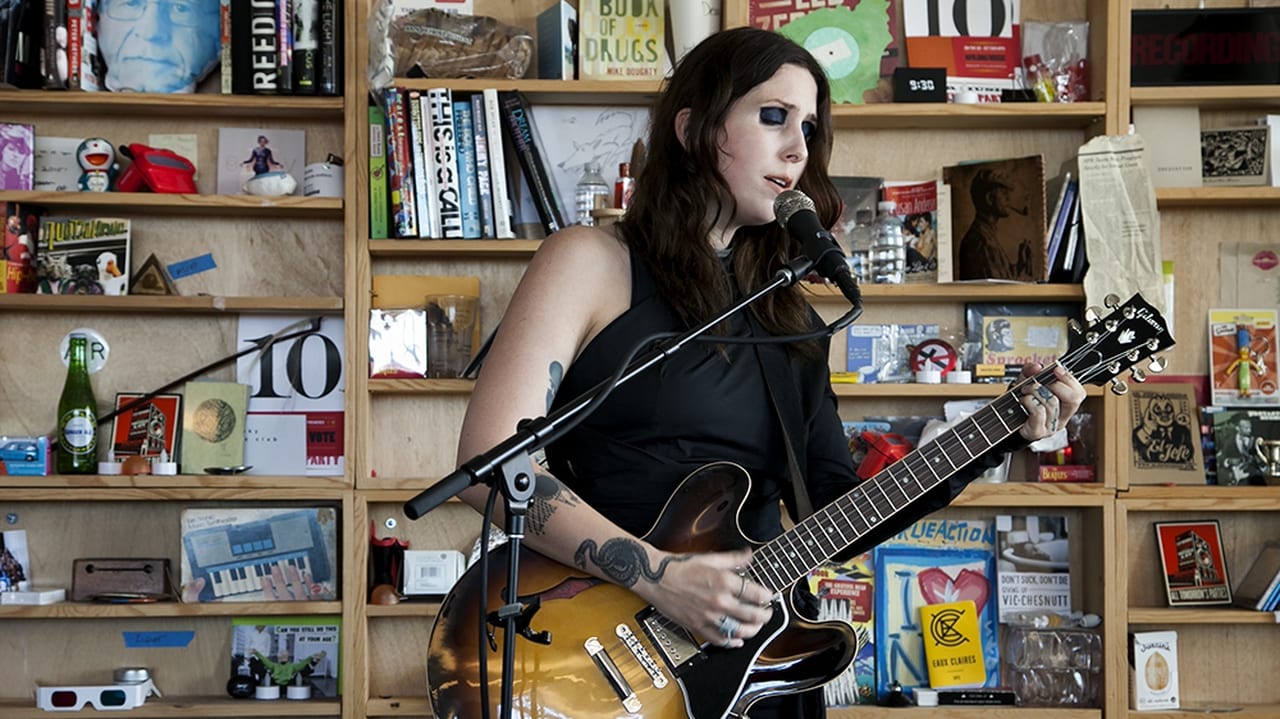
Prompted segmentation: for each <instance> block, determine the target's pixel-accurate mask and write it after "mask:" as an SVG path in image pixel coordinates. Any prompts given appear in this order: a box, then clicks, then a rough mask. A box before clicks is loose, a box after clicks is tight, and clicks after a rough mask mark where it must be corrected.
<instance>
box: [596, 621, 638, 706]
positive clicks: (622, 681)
mask: <svg viewBox="0 0 1280 719" xmlns="http://www.w3.org/2000/svg"><path fill="white" fill-rule="evenodd" d="M583 646H584V648H585V649H586V650H587V654H589V655H590V656H591V660H592V661H593V662H595V664H596V668H597V669H599V670H600V673H601V674H603V675H604V678H605V679H606V680H607V681H608V682H609V685H610V686H612V687H613V691H614V692H615V693H617V695H618V701H620V702H622V708H624V709H626V710H627V711H629V712H631V713H632V714H634V713H636V712H638V711H640V698H639V697H637V696H636V693H635V691H634V690H633V689H632V688H631V685H630V684H629V683H627V680H626V677H624V676H622V672H621V671H619V670H618V665H617V664H615V663H614V662H613V657H610V656H609V652H607V651H605V648H604V645H602V644H601V643H600V640H599V639H597V638H596V637H588V638H587V641H586V643H585V644H584V645H583Z"/></svg>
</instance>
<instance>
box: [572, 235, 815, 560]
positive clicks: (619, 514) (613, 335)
mask: <svg viewBox="0 0 1280 719" xmlns="http://www.w3.org/2000/svg"><path fill="white" fill-rule="evenodd" d="M730 323H731V332H732V334H734V335H747V334H750V333H751V332H752V330H751V328H750V326H749V323H748V322H747V320H746V319H745V317H744V316H743V313H742V312H739V313H738V314H737V315H735V316H734V317H733V318H732V319H731V320H730ZM682 329H683V325H682V323H681V321H680V319H679V317H678V316H677V315H676V313H675V311H674V310H673V309H672V308H671V306H670V305H669V304H668V303H667V302H666V301H665V300H663V299H662V298H661V297H660V296H659V295H658V291H657V288H656V286H655V285H654V282H653V278H652V276H651V275H650V273H649V272H648V270H647V269H646V268H645V266H644V263H643V262H642V261H640V259H639V258H638V257H636V256H635V254H634V253H632V256H631V306H630V308H629V309H628V310H627V311H626V312H624V313H623V314H622V315H620V316H619V317H617V318H616V319H615V320H614V321H613V322H611V323H610V324H609V325H608V326H607V327H605V328H604V329H603V330H602V331H601V332H600V333H599V334H598V335H597V336H596V337H595V338H594V339H592V340H591V342H590V343H589V344H588V345H587V346H586V347H585V348H584V349H583V351H582V353H581V354H580V355H579V356H578V358H577V359H576V360H574V362H573V364H572V365H570V367H569V369H568V371H567V372H566V373H565V376H564V380H563V383H562V384H561V386H560V388H559V390H558V392H557V394H556V398H555V401H554V403H553V409H557V408H559V407H560V406H561V405H563V404H565V403H567V402H568V401H570V400H572V399H574V398H576V397H578V396H579V395H581V394H582V393H583V392H585V391H587V390H589V389H591V388H592V387H594V386H595V385H596V384H598V383H600V382H601V381H603V380H604V379H606V378H607V377H609V376H610V375H611V374H613V372H614V371H615V370H616V368H617V366H618V364H619V363H620V362H621V361H622V360H623V358H624V357H625V356H626V354H627V352H628V351H629V350H630V349H631V348H632V347H633V346H634V345H635V344H636V343H637V342H639V341H641V340H642V339H643V338H645V337H648V336H650V335H653V334H655V333H659V332H674V331H681V330H682ZM722 347H723V350H724V351H723V353H722V352H720V351H717V346H716V345H714V344H710V343H706V342H694V343H691V344H689V345H687V346H686V347H684V348H682V349H681V350H679V351H678V352H676V353H674V354H672V355H671V356H670V357H668V358H667V359H666V360H664V361H663V362H661V363H660V364H657V365H655V366H652V367H649V368H647V369H645V370H644V371H643V372H641V373H640V374H638V375H636V376H635V377H634V378H632V379H631V380H629V381H627V382H626V383H625V384H623V385H621V386H619V387H617V388H616V389H615V390H614V391H613V393H612V394H611V395H610V396H609V397H608V399H607V400H606V401H605V402H604V403H603V404H602V405H601V406H600V407H599V408H598V409H597V410H596V411H595V412H594V413H593V414H591V415H590V416H589V417H588V418H587V419H586V420H584V421H583V422H582V423H581V424H580V425H578V427H576V428H574V430H573V431H572V432H570V433H569V434H567V435H566V436H565V437H564V438H562V439H561V440H559V441H557V442H555V443H553V444H552V445H550V446H549V447H548V448H547V459H548V460H549V463H550V468H551V470H552V473H553V474H555V476H556V477H558V478H559V479H560V480H561V481H562V482H564V483H565V484H566V485H568V486H569V487H570V488H572V489H573V491H574V492H576V493H577V494H578V495H579V496H580V497H582V499H583V500H584V501H586V502H587V503H588V504H590V505H591V506H592V507H594V508H596V509H597V510H598V511H600V512H601V513H602V514H604V515H605V516H606V517H608V518H609V519H611V520H613V521H614V522H616V523H617V524H618V525H619V526H621V527H622V528H623V529H625V530H627V531H628V532H631V533H633V534H635V535H637V536H639V535H643V534H645V533H646V532H647V531H648V530H649V528H650V527H651V526H652V524H653V522H654V520H656V519H657V517H658V514H659V513H660V512H661V510H662V508H663V506H664V505H665V504H666V502H667V499H668V498H669V497H670V496H671V494H672V493H673V492H674V490H675V488H676V486H677V485H678V484H679V483H680V481H681V480H683V479H684V478H685V477H686V476H688V475H689V474H690V473H692V472H693V471H694V470H696V469H697V468H698V467H701V466H702V465H704V464H707V463H710V462H716V461H723V460H728V461H732V462H736V463H737V464H740V465H742V466H743V467H744V468H745V469H746V470H747V471H748V472H750V474H751V478H752V494H751V495H750V497H749V498H748V502H747V504H748V506H747V507H744V511H743V516H742V524H743V527H742V529H743V531H744V532H746V533H747V534H748V535H749V536H751V537H752V538H754V539H758V540H764V539H769V538H771V537H774V536H776V535H777V534H778V533H779V531H780V530H781V525H780V512H779V511H778V500H779V498H780V497H781V496H782V494H781V493H782V488H783V486H784V485H785V483H787V482H789V481H790V480H789V479H788V470H787V460H786V454H785V451H786V450H785V448H784V445H783V439H782V433H781V429H780V421H779V419H778V416H777V413H776V412H775V411H774V409H773V406H772V405H771V404H770V400H769V396H768V390H767V388H766V385H765V380H764V375H763V374H762V369H761V366H760V361H759V359H758V358H757V354H756V350H755V349H753V347H752V346H751V345H738V344H735V345H723V346H722ZM760 351H761V352H773V353H778V354H780V355H781V356H782V357H783V361H785V355H786V350H785V349H783V347H782V346H781V345H763V346H761V347H760ZM726 355H727V356H726ZM780 482H781V483H780Z"/></svg>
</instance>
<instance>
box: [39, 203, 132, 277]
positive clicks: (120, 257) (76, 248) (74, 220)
mask: <svg viewBox="0 0 1280 719" xmlns="http://www.w3.org/2000/svg"><path fill="white" fill-rule="evenodd" d="M129 232H130V227H129V220H127V219H123V218H119V217H62V216H46V217H42V218H40V238H39V241H38V244H37V246H36V292H37V293H38V294H42V295H127V294H129V238H130V234H129Z"/></svg>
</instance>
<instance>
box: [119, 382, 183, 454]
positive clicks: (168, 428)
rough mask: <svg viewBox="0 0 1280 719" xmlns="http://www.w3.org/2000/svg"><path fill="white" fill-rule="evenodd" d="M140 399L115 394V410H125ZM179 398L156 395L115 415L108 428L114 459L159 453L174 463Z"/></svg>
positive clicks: (176, 452)
mask: <svg viewBox="0 0 1280 719" xmlns="http://www.w3.org/2000/svg"><path fill="white" fill-rule="evenodd" d="M143 396H144V395H142V394H138V393H128V392H118V393H116V409H117V410H119V409H121V408H122V407H127V406H129V405H130V404H133V403H134V402H136V401H137V400H138V398H140V397H143ZM181 418H182V395H179V394H158V395H156V396H154V397H152V398H151V399H148V400H146V401H145V402H142V403H141V404H138V405H137V406H135V407H133V408H132V409H130V410H128V411H125V412H121V413H120V414H118V415H116V417H115V420H114V421H113V423H112V426H111V451H112V452H114V453H115V455H116V456H117V457H127V456H130V455H135V454H136V455H142V456H143V457H159V456H160V453H161V452H162V451H163V452H164V453H165V454H167V455H168V456H169V458H170V460H171V461H177V460H176V459H175V458H176V457H177V456H178V436H179V435H178V430H179V426H178V424H179V422H180V421H181Z"/></svg>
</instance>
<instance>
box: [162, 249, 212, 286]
mask: <svg viewBox="0 0 1280 719" xmlns="http://www.w3.org/2000/svg"><path fill="white" fill-rule="evenodd" d="M217 267H218V263H216V262H214V261H213V253H211V252H206V253H204V254H203V255H200V256H199V257H192V258H191V259H189V260H183V261H181V262H175V263H173V264H172V265H169V268H168V269H169V276H170V277H172V278H173V279H175V280H180V279H182V278H183V277H190V276H191V275H195V274H199V273H201V272H205V271H208V270H212V269H217Z"/></svg>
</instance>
